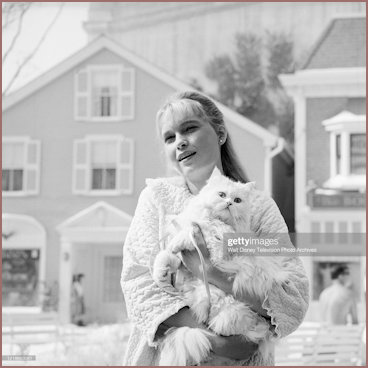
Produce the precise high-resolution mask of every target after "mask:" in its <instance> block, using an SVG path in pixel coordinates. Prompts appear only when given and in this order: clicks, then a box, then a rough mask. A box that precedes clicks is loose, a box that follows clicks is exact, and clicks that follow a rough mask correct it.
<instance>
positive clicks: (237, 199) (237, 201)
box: [234, 197, 242, 203]
mask: <svg viewBox="0 0 368 368" xmlns="http://www.w3.org/2000/svg"><path fill="white" fill-rule="evenodd" d="M241 201H242V200H241V199H240V198H238V197H236V198H234V202H235V203H240V202H241Z"/></svg>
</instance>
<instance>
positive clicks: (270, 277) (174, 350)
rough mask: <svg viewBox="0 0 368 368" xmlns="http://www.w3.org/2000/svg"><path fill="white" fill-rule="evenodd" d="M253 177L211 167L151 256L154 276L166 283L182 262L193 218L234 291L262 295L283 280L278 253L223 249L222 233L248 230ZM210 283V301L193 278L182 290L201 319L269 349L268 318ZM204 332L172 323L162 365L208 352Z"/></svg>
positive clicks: (215, 328)
mask: <svg viewBox="0 0 368 368" xmlns="http://www.w3.org/2000/svg"><path fill="white" fill-rule="evenodd" d="M252 190H254V183H247V184H243V183H238V182H234V181H232V180H230V179H228V178H226V177H224V176H222V175H221V173H220V172H219V171H218V170H217V169H216V168H215V170H214V172H213V174H212V175H211V177H210V179H209V181H208V182H207V184H206V185H205V186H204V187H203V188H202V190H201V191H200V193H199V194H198V195H197V196H196V197H193V198H192V199H191V201H190V202H189V203H188V206H187V207H186V208H185V209H184V211H183V212H182V213H181V214H180V215H179V216H178V217H177V219H176V228H177V229H179V230H178V231H177V232H176V234H175V235H174V236H173V237H172V239H171V241H170V242H169V244H168V247H167V249H164V250H162V251H160V252H159V254H158V255H157V257H156V258H155V261H154V266H153V278H154V280H155V281H156V283H157V284H158V285H159V286H161V287H163V288H165V287H166V286H167V285H168V284H170V281H171V275H172V273H174V272H176V271H177V270H178V268H179V266H180V265H181V259H180V258H179V257H178V256H177V254H178V253H179V252H180V251H183V250H194V249H195V248H194V246H193V243H192V241H191V239H192V235H191V234H192V232H193V223H196V224H198V225H199V226H200V228H201V230H202V233H203V235H204V238H205V240H206V244H207V248H208V250H209V253H210V260H211V262H212V263H213V264H214V265H215V266H216V267H217V268H219V269H220V270H221V271H223V272H225V273H228V274H229V277H230V275H231V277H234V282H233V294H234V295H241V294H242V293H247V294H250V295H252V296H255V297H257V298H260V299H261V300H264V298H265V296H266V294H267V292H268V291H269V290H270V289H271V287H272V283H273V282H279V283H282V282H283V281H285V280H286V279H287V276H288V274H287V272H285V271H283V269H282V267H281V257H272V258H270V257H267V256H264V257H259V256H258V257H257V256H237V257H234V256H231V257H229V256H228V255H227V254H226V253H225V252H224V246H223V234H224V233H234V232H239V233H248V234H250V203H249V201H250V195H251V192H252ZM209 286H210V293H211V301H209V300H208V297H207V293H206V289H205V285H204V283H203V282H202V281H201V280H198V279H194V278H193V279H192V280H190V281H189V282H187V283H186V284H185V285H184V286H183V290H181V291H182V292H183V293H184V295H185V297H186V299H187V301H188V304H189V306H190V308H191V310H192V312H193V314H194V315H195V317H196V318H197V320H198V322H199V323H205V324H206V325H207V326H208V328H209V329H210V330H212V331H213V332H214V333H216V334H219V335H223V336H230V335H243V336H244V337H245V339H247V340H249V341H252V342H255V343H258V344H259V345H260V347H259V350H260V352H261V354H262V355H263V356H264V357H265V358H266V357H267V355H268V354H269V351H268V350H269V349H268V345H269V343H268V341H269V340H270V338H271V336H272V333H271V331H270V330H269V323H268V322H267V321H266V320H265V319H264V318H263V317H261V316H259V315H258V314H257V313H255V312H254V311H253V310H251V308H250V307H249V306H248V305H247V304H246V303H243V302H240V301H238V300H236V299H235V298H234V296H233V295H228V294H225V293H224V292H223V291H222V290H220V289H218V288H217V287H215V286H213V285H209ZM208 334H209V333H208V332H207V331H205V330H203V329H198V328H197V329H193V328H189V327H180V328H171V329H170V330H168V331H167V332H166V334H165V336H164V338H163V340H162V342H161V346H160V349H161V360H160V362H159V364H160V365H193V364H200V363H201V362H203V361H205V360H206V358H208V357H209V355H210V349H211V346H210V343H209V340H208Z"/></svg>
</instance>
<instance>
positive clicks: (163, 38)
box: [85, 2, 366, 92]
mask: <svg viewBox="0 0 368 368" xmlns="http://www.w3.org/2000/svg"><path fill="white" fill-rule="evenodd" d="M365 9H366V8H365V3H364V2H157V3H156V2H153V3H148V2H143V3H132V2H107V3H103V2H92V3H91V4H90V10H89V16H88V20H87V22H85V29H86V31H87V33H88V36H89V39H90V40H92V39H93V38H94V37H96V36H98V35H100V34H101V33H103V34H106V35H109V36H110V37H112V38H114V39H115V40H116V41H118V42H119V43H121V44H122V45H123V46H124V47H126V48H127V49H129V50H131V51H132V52H134V53H136V54H137V55H139V56H141V57H143V58H144V59H146V60H147V61H150V62H151V63H153V64H155V65H156V66H158V67H160V68H161V69H163V70H165V71H166V72H168V73H169V74H172V75H175V76H176V77H178V78H179V79H181V80H183V81H185V82H186V83H189V82H190V81H192V80H197V81H198V82H199V84H200V85H202V86H203V87H204V88H205V90H206V91H210V92H213V90H214V85H213V84H212V83H211V82H210V81H209V80H208V79H207V78H206V77H205V73H204V66H205V64H206V63H207V62H208V61H209V60H210V59H212V58H213V57H214V56H217V55H220V54H223V53H226V54H232V53H233V51H234V50H235V38H234V36H235V34H236V33H238V32H252V33H253V32H254V33H256V34H257V35H263V36H264V35H265V34H266V32H270V33H279V32H283V33H285V34H286V35H288V36H290V38H291V39H292V40H293V41H294V46H295V50H294V51H295V60H297V61H298V60H301V59H303V57H304V56H305V54H306V53H307V52H308V51H309V50H310V48H311V47H312V45H313V44H314V42H316V40H317V38H318V37H319V35H320V33H321V32H322V30H323V29H324V28H325V26H326V24H327V23H328V22H329V20H330V19H331V17H333V16H335V15H336V14H338V15H341V14H347V13H355V14H356V13H360V14H365Z"/></svg>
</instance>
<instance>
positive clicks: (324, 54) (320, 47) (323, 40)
mask: <svg viewBox="0 0 368 368" xmlns="http://www.w3.org/2000/svg"><path fill="white" fill-rule="evenodd" d="M365 66H366V18H365V16H364V15H360V16H346V17H339V18H335V19H332V21H331V22H330V24H329V25H328V26H327V28H326V30H325V31H324V32H323V33H322V35H321V37H320V39H319V40H318V41H317V42H316V44H315V46H314V48H313V49H312V52H311V53H310V55H309V57H308V58H307V61H306V62H305V63H304V65H303V66H302V69H325V68H353V67H365Z"/></svg>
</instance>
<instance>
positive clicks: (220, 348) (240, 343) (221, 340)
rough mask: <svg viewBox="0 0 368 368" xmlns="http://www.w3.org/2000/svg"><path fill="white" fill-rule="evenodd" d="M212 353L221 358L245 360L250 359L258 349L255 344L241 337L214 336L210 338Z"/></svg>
mask: <svg viewBox="0 0 368 368" xmlns="http://www.w3.org/2000/svg"><path fill="white" fill-rule="evenodd" d="M209 339H210V342H211V345H212V351H213V352H214V353H215V354H216V355H219V356H222V357H226V358H230V359H236V360H245V359H249V358H250V357H251V356H252V355H253V354H254V353H255V352H256V351H257V348H258V345H257V344H255V343H254V342H250V341H246V340H245V339H244V337H242V336H240V335H233V336H218V335H212V336H211V337H210V338H209Z"/></svg>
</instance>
